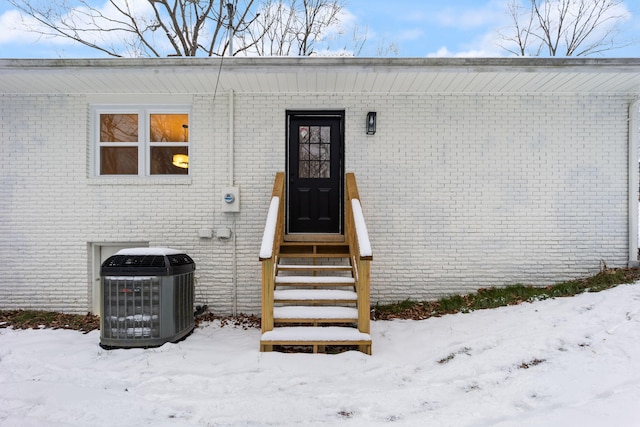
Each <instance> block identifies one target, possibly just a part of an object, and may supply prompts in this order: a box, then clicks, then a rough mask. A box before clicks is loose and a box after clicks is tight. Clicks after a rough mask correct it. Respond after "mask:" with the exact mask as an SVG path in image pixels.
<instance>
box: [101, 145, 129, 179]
mask: <svg viewBox="0 0 640 427" xmlns="http://www.w3.org/2000/svg"><path fill="white" fill-rule="evenodd" d="M137 174H138V148H137V147H100V175H137Z"/></svg>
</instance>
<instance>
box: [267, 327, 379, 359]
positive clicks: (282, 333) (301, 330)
mask: <svg viewBox="0 0 640 427" xmlns="http://www.w3.org/2000/svg"><path fill="white" fill-rule="evenodd" d="M274 345H311V346H313V352H314V353H317V352H318V348H319V347H320V346H326V345H357V346H359V347H360V351H362V352H363V353H366V354H371V336H370V335H369V334H365V333H362V332H360V331H358V330H357V329H354V328H347V327H340V326H315V327H314V326H287V327H279V328H275V329H273V330H272V331H268V332H265V333H264V334H262V339H261V340H260V346H261V347H262V348H263V350H264V349H267V348H270V347H271V346H274ZM269 351H270V350H269Z"/></svg>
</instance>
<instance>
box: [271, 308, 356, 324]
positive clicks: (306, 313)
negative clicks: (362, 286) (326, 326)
mask: <svg viewBox="0 0 640 427" xmlns="http://www.w3.org/2000/svg"><path fill="white" fill-rule="evenodd" d="M273 317H274V320H275V321H276V322H278V321H280V322H283V321H289V322H291V321H295V322H355V321H357V320H358V309H357V308H353V307H321V306H320V307H318V306H295V305H288V306H284V307H274V308H273Z"/></svg>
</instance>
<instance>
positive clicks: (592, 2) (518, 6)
mask: <svg viewBox="0 0 640 427" xmlns="http://www.w3.org/2000/svg"><path fill="white" fill-rule="evenodd" d="M507 10H508V14H509V17H510V19H511V21H512V24H513V25H512V26H510V27H508V28H505V29H503V30H501V31H500V36H501V38H502V43H501V46H502V48H504V49H505V50H507V51H509V52H511V53H513V54H514V55H518V56H540V55H548V56H587V55H594V54H600V53H602V52H605V51H609V50H612V49H616V48H619V47H623V46H625V45H626V43H624V42H620V41H617V40H616V39H617V36H618V33H619V25H620V24H621V23H622V22H623V21H624V20H625V19H626V18H627V17H628V12H627V9H626V7H624V4H623V0H510V1H509V4H508V7H507Z"/></svg>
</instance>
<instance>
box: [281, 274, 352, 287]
mask: <svg viewBox="0 0 640 427" xmlns="http://www.w3.org/2000/svg"><path fill="white" fill-rule="evenodd" d="M355 283H356V281H355V279H354V278H353V277H341V276H276V285H306V286H313V285H324V286H349V285H355Z"/></svg>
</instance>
